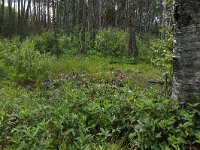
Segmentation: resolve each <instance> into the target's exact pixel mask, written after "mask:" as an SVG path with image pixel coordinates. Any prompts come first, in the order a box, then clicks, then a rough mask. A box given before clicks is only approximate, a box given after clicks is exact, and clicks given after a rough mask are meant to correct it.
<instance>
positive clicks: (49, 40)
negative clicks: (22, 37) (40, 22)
mask: <svg viewBox="0 0 200 150" xmlns="http://www.w3.org/2000/svg"><path fill="white" fill-rule="evenodd" d="M30 39H31V40H32V41H33V44H34V48H35V49H36V50H38V51H39V52H41V53H51V54H54V49H55V48H54V47H55V44H56V42H55V41H56V40H58V39H55V36H54V33H53V32H50V31H49V32H44V33H43V34H41V35H37V36H33V37H31V38H30Z"/></svg>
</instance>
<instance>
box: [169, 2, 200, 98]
mask: <svg viewBox="0 0 200 150" xmlns="http://www.w3.org/2000/svg"><path fill="white" fill-rule="evenodd" d="M199 8H200V1H199V0H190V1H188V0H184V1H183V0H174V21H175V22H174V23H175V25H174V56H173V69H174V75H173V93H172V98H174V99H177V100H182V101H191V100H192V99H195V97H196V96H197V95H200V9H199Z"/></svg>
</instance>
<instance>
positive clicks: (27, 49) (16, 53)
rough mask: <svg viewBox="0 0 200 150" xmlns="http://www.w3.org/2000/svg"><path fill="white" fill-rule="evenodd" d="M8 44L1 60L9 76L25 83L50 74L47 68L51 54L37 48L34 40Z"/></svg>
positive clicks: (33, 81)
mask: <svg viewBox="0 0 200 150" xmlns="http://www.w3.org/2000/svg"><path fill="white" fill-rule="evenodd" d="M7 45H8V46H6V48H5V49H3V51H2V59H1V61H2V62H3V64H4V67H3V68H5V69H6V71H7V77H8V78H10V79H13V78H15V79H16V82H18V83H22V84H25V83H27V82H28V83H29V82H31V83H35V82H36V81H39V80H41V79H42V78H45V77H47V76H48V75H49V74H50V72H49V71H48V68H47V66H48V63H50V59H51V58H50V56H49V55H48V54H40V52H39V51H37V50H35V49H34V43H33V41H31V40H26V41H24V42H23V43H22V44H21V45H20V46H19V45H16V44H15V43H12V42H9V43H8V44H7ZM4 72H5V71H4Z"/></svg>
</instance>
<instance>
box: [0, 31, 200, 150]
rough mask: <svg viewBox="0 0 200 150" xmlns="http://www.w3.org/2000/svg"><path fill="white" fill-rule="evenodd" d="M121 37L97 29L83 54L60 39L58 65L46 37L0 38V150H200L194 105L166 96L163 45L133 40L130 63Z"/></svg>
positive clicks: (71, 40)
mask: <svg viewBox="0 0 200 150" xmlns="http://www.w3.org/2000/svg"><path fill="white" fill-rule="evenodd" d="M124 33H125V31H119V32H117V30H111V29H108V30H102V31H101V32H100V33H99V35H97V40H96V42H95V48H94V49H89V50H88V51H87V53H86V54H82V55H75V54H77V53H76V52H77V51H78V50H79V43H80V41H79V40H80V39H79V37H68V36H65V35H63V36H62V37H60V38H59V39H58V41H57V42H58V43H57V44H59V45H58V48H59V49H60V50H61V52H62V55H61V57H60V59H56V58H55V56H54V55H53V54H54V53H53V51H52V47H53V45H52V40H53V39H52V38H53V37H52V33H51V32H48V33H45V34H43V35H41V36H35V37H29V38H28V39H26V40H25V41H23V42H22V43H20V42H19V40H18V39H17V38H15V39H12V40H11V41H8V40H1V42H0V149H5V150H11V149H13V150H14V149H61V150H62V149H63V150H65V149H69V150H93V149H94V150H125V149H130V150H131V149H163V150H167V149H175V150H177V149H192V150H196V149H200V132H199V131H200V126H199V124H200V121H199V120H200V112H199V108H200V103H199V102H196V103H187V104H186V103H180V102H177V101H174V100H171V99H170V97H169V94H170V92H168V91H166V90H167V89H166V88H168V87H170V83H166V82H165V80H164V78H163V77H162V74H163V73H165V72H170V67H171V66H170V55H171V54H170V45H169V44H168V42H169V41H159V40H152V41H146V42H144V41H143V40H142V39H139V38H138V39H137V42H138V45H139V46H138V47H139V49H140V52H141V54H140V57H139V58H137V59H134V58H130V57H127V56H126V51H124V49H126V46H127V45H126V44H127V43H126V40H125V39H126V34H124ZM121 35H123V36H121ZM112 36H115V38H114V39H113V38H112ZM105 38H106V39H105ZM87 40H88V39H87ZM158 41H159V43H158ZM116 42H117V45H115V43H116ZM157 43H158V44H157ZM120 44H121V45H120ZM113 45H115V46H113ZM89 47H90V43H87V48H89ZM111 55H114V56H111ZM149 80H155V81H159V83H161V84H158V85H152V84H151V83H150V82H149Z"/></svg>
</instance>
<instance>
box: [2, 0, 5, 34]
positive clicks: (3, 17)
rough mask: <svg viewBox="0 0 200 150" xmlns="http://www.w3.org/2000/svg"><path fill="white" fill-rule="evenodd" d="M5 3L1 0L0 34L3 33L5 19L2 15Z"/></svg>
mask: <svg viewBox="0 0 200 150" xmlns="http://www.w3.org/2000/svg"><path fill="white" fill-rule="evenodd" d="M4 5H5V1H4V0H2V4H1V17H2V18H1V19H2V23H1V34H2V35H3V34H4V24H5V23H4V20H5V16H4V7H5V6H4Z"/></svg>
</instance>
